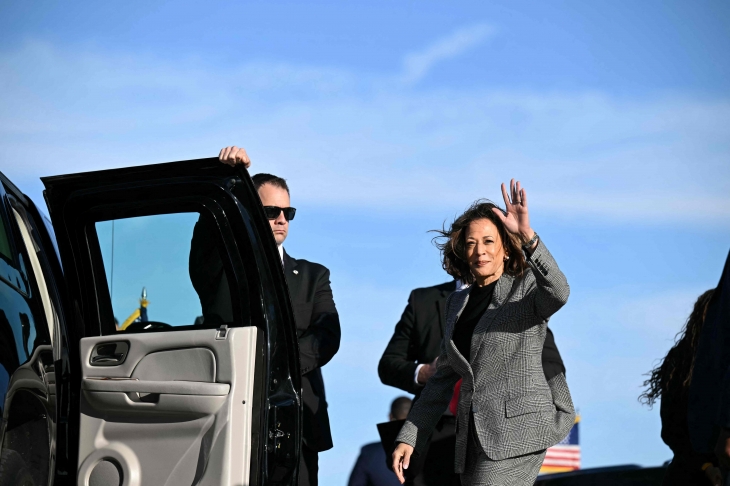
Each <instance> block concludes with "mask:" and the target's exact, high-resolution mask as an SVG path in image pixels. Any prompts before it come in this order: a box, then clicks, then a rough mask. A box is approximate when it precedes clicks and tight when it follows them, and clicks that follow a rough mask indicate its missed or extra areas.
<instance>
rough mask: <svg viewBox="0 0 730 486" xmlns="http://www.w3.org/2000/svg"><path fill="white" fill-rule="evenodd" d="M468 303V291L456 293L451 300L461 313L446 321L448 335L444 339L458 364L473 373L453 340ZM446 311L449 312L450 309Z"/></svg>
mask: <svg viewBox="0 0 730 486" xmlns="http://www.w3.org/2000/svg"><path fill="white" fill-rule="evenodd" d="M467 302H469V292H468V291H462V292H456V293H454V296H453V297H452V298H451V305H452V307H453V308H455V309H459V311H458V312H457V313H456V314H452V315H449V316H447V319H446V333H447V334H445V335H444V339H445V340H447V342H448V350H449V351H450V353H449V354H451V355H453V356H454V357H455V358H456V362H457V363H459V364H461V366H462V368H464V369H465V370H466V371H468V372H469V373H471V367H470V366H469V362H468V361H467V360H466V359H465V358H464V356H463V355H462V354H461V353H460V352H459V350H458V349H456V345H455V344H454V340H453V339H451V338H452V336H453V334H454V327H455V326H456V322H457V321H458V320H459V317H460V316H461V313H462V312H464V308H465V307H466V303H467ZM446 311H447V312H448V309H447V310H446Z"/></svg>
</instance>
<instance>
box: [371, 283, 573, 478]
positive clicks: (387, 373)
mask: <svg viewBox="0 0 730 486" xmlns="http://www.w3.org/2000/svg"><path fill="white" fill-rule="evenodd" d="M460 286H461V283H460V282H459V281H458V280H457V281H451V282H446V283H442V284H440V285H435V286H433V287H424V288H419V289H415V290H413V291H412V292H411V295H410V297H409V298H408V305H407V306H406V308H405V310H404V311H403V315H402V316H401V319H400V321H399V322H398V324H396V326H395V332H394V333H393V337H392V338H390V342H389V343H388V346H387V347H386V348H385V352H384V353H383V357H382V358H380V363H379V364H378V375H379V376H380V381H381V382H383V384H385V385H390V386H394V387H396V388H400V389H401V390H404V391H407V392H409V393H413V394H414V395H415V398H414V400H413V401H414V403H415V402H416V401H417V400H418V397H419V396H420V394H421V391H422V390H423V386H424V385H425V384H426V382H427V381H428V379H429V378H430V377H431V376H433V374H434V373H435V372H436V363H435V360H436V358H437V357H438V356H439V354H440V352H441V340H442V339H443V335H444V325H445V317H446V315H445V313H446V298H447V297H448V296H449V294H451V292H453V291H454V290H456V289H457V288H459V287H460ZM542 366H543V371H544V372H545V378H546V379H548V380H549V379H550V378H552V377H554V376H556V375H558V374H560V373H565V366H564V365H563V360H562V358H561V357H560V352H558V348H557V346H556V345H555V338H554V337H553V333H552V331H551V330H550V329H549V328H548V330H547V335H546V337H545V344H544V346H543V351H542ZM455 448H456V430H455V419H454V417H453V416H451V415H444V416H443V417H441V420H440V421H439V424H438V425H437V427H436V430H435V431H434V434H433V436H432V438H431V446H430V447H429V449H428V450H427V451H426V457H425V460H423V461H418V463H417V464H419V463H421V462H422V464H423V469H422V470H421V472H420V473H419V474H418V475H417V476H416V477H411V478H410V479H408V478H407V482H408V483H410V484H414V485H444V484H445V485H448V484H460V483H459V477H458V475H457V474H455V473H454V451H455Z"/></svg>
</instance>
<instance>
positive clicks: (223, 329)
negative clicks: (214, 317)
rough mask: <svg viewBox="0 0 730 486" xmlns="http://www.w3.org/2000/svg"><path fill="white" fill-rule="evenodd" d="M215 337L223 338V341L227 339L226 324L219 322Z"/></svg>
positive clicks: (217, 338)
mask: <svg viewBox="0 0 730 486" xmlns="http://www.w3.org/2000/svg"><path fill="white" fill-rule="evenodd" d="M215 338H216V340H223V341H225V340H226V339H228V326H227V325H225V324H221V327H219V328H218V329H216V333H215Z"/></svg>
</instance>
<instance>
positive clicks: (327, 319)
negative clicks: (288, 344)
mask: <svg viewBox="0 0 730 486" xmlns="http://www.w3.org/2000/svg"><path fill="white" fill-rule="evenodd" d="M219 159H220V160H221V162H223V163H226V164H228V165H235V164H243V165H244V166H245V167H247V168H248V167H249V166H250V164H251V161H250V159H249V157H248V155H247V154H246V151H245V150H244V149H242V148H238V147H226V148H224V149H222V150H221V152H220V155H219ZM252 180H253V183H254V186H255V187H256V190H257V191H258V194H259V197H260V198H261V203H262V204H263V206H264V212H265V213H266V216H267V217H268V219H269V224H270V225H271V230H272V232H273V234H274V239H275V240H276V245H277V247H278V249H279V255H280V256H281V260H282V265H283V269H284V276H285V277H286V283H287V286H288V287H289V296H290V297H291V303H292V307H293V311H294V320H295V321H296V326H297V337H298V338H299V357H300V363H301V371H302V402H303V424H302V428H303V440H302V442H303V443H302V449H301V450H302V453H301V458H300V459H301V460H300V463H299V484H300V486H316V484H317V472H318V469H319V465H318V463H319V452H321V451H326V450H328V449H331V448H332V447H333V444H332V434H331V433H330V423H329V415H328V414H327V400H326V397H325V390H324V381H323V379H322V371H321V368H322V366H324V365H326V364H327V363H328V362H329V361H330V360H331V359H332V357H333V356H334V355H335V353H337V350H338V349H339V347H340V320H339V316H338V314H337V309H336V308H335V303H334V300H333V298H332V289H331V288H330V272H329V270H327V268H325V267H324V266H322V265H320V264H318V263H313V262H310V261H307V260H298V259H295V258H292V257H291V256H289V255H288V254H287V253H286V252H285V251H284V247H283V244H284V240H286V237H287V235H288V234H289V221H290V220H292V219H293V218H294V214H295V212H296V210H295V209H294V208H292V207H291V205H290V198H289V187H288V186H287V184H286V181H285V180H284V179H282V178H280V177H276V176H274V175H271V174H256V175H254V176H253V177H252ZM203 232H204V224H201V223H200V222H199V224H198V225H196V229H195V233H194V235H193V242H192V245H191V252H190V258H191V260H190V261H191V264H190V268H191V270H190V275H191V279H192V280H193V285H194V286H195V289H196V291H198V294H199V295H200V300H201V304H202V306H203V316H204V319H206V321H207V320H208V319H209V317H208V316H209V315H213V316H215V314H216V313H218V314H221V315H225V311H224V312H223V313H220V312H218V311H217V310H216V312H210V310H209V309H211V308H214V309H217V308H218V306H219V303H220V302H221V300H222V299H221V298H220V297H219V295H222V293H225V292H222V291H221V289H222V290H223V291H225V290H226V287H227V282H226V281H225V278H224V277H223V271H222V265H220V263H218V264H211V262H210V261H208V260H209V259H210V257H208V256H206V253H205V250H206V244H204V243H203V242H202V241H201V240H202V233H203ZM196 238H197V239H196ZM207 246H210V244H207ZM208 253H209V254H214V255H216V256H217V252H208ZM218 258H219V257H218ZM201 261H205V262H206V264H205V265H200V263H199V262H201ZM219 267H220V268H219ZM201 268H202V271H201V270H200V269H201ZM214 272H217V273H215V275H220V277H219V278H220V283H215V284H214V285H211V283H210V282H211V281H213V280H215V279H213V278H211V277H210V275H211V274H213V273H214ZM199 273H203V274H207V275H203V276H202V277H201V276H200V275H198V274H199ZM196 282H203V284H200V283H198V284H196ZM216 282H218V280H216ZM206 289H210V291H208V290H206ZM227 299H228V301H230V297H228V298H227ZM206 307H208V310H206Z"/></svg>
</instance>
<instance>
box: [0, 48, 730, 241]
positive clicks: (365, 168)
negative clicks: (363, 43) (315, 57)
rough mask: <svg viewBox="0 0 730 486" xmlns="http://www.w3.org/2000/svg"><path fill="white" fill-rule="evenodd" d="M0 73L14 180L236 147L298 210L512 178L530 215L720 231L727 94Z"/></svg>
mask: <svg viewBox="0 0 730 486" xmlns="http://www.w3.org/2000/svg"><path fill="white" fill-rule="evenodd" d="M0 71H2V72H3V73H8V75H7V76H3V77H2V78H0V164H1V165H2V170H3V171H4V172H5V173H6V175H8V176H9V177H11V178H13V179H16V180H18V179H22V180H29V179H31V178H32V179H36V178H37V177H39V176H42V175H52V174H59V173H70V172H78V171H84V170H97V169H102V168H110V167H122V166H128V165H141V164H147V163H154V162H164V161H170V160H181V159H190V158H194V157H204V156H213V155H215V154H216V153H217V151H218V149H219V147H221V146H223V145H227V144H231V143H236V144H243V145H245V146H246V147H247V148H248V149H249V152H250V154H251V155H252V158H253V159H254V168H253V170H254V171H258V170H266V171H271V172H274V173H281V174H283V175H285V176H286V177H287V178H288V179H289V180H290V182H291V184H292V186H293V187H295V188H297V189H296V191H295V197H296V199H297V200H298V201H301V203H302V204H310V205H316V204H333V203H334V204H337V205H339V206H348V207H356V208H370V209H379V208H389V207H397V208H401V209H402V210H403V211H405V212H407V211H410V210H412V209H413V208H419V210H420V211H422V210H424V208H425V209H427V210H429V211H434V212H437V213H438V214H443V213H444V212H447V213H451V212H455V211H459V210H461V209H463V208H464V207H465V206H466V205H467V204H468V203H469V202H470V201H472V200H474V199H477V198H479V197H488V198H492V199H496V200H499V199H500V193H499V183H500V182H502V181H506V180H509V178H510V177H518V178H520V179H522V181H523V182H524V183H525V185H526V187H527V188H528V189H529V191H530V196H531V203H532V208H533V210H534V211H536V212H538V213H539V212H540V211H543V212H551V213H552V215H555V216H557V217H561V218H568V219H570V218H576V217H586V216H587V217H591V218H596V219H598V220H614V221H620V222H628V223H634V222H637V221H640V222H641V224H667V223H678V222H682V223H689V224H694V225H700V226H707V227H711V226H718V225H719V226H723V227H726V226H728V225H730V191H728V188H729V187H730V164H727V160H728V158H729V157H730V148H728V146H727V143H726V141H727V140H728V139H730V100H727V99H722V98H718V99H694V98H691V97H679V96H676V95H674V96H667V97H662V98H654V99H652V98H644V99H641V100H626V99H617V98H613V97H611V96H609V95H607V94H602V93H590V92H589V93H585V92H583V93H569V94H566V93H538V92H519V91H499V92H497V91H482V90H461V91H445V90H441V91H438V92H435V91H431V92H429V91H425V92H424V91H423V90H418V91H417V92H416V91H415V90H409V89H407V88H403V89H401V90H393V89H382V81H383V79H385V77H375V76H370V77H368V76H363V75H360V76H358V75H355V74H354V73H350V72H347V71H343V70H338V69H334V68H329V67H328V68H317V67H311V66H292V65H284V64H280V63H276V64H271V65H267V64H265V63H258V64H245V65H240V66H232V67H229V68H220V67H216V68H215V69H214V68H213V67H211V66H207V65H205V64H203V63H201V62H198V61H191V62H189V63H180V62H177V63H166V62H163V61H160V60H156V59H150V58H145V57H140V58H135V57H118V56H116V57H115V56H114V55H109V54H106V53H99V52H83V51H82V52H77V51H74V52H71V51H65V50H61V49H58V48H54V47H51V46H48V45H45V44H40V43H31V44H28V45H26V46H25V47H24V48H22V49H19V50H16V51H12V52H5V53H2V52H0ZM391 79H392V78H391ZM39 154H43V155H42V156H39ZM34 190H35V189H34ZM37 192H38V193H39V192H40V191H39V190H38V191H37Z"/></svg>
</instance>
